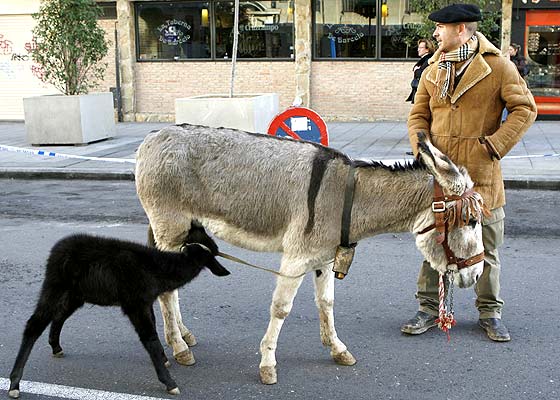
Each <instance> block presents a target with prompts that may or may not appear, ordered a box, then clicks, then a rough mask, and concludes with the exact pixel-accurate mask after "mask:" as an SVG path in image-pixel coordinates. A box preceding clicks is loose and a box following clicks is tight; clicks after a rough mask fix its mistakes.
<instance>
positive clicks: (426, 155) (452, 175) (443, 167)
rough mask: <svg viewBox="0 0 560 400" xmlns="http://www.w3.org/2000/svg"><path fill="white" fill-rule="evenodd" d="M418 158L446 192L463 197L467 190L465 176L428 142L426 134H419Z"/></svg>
mask: <svg viewBox="0 0 560 400" xmlns="http://www.w3.org/2000/svg"><path fill="white" fill-rule="evenodd" d="M417 135H418V156H419V157H420V159H421V160H422V162H423V163H424V165H426V168H427V169H428V171H430V173H431V174H432V175H433V176H434V178H435V179H436V181H437V182H438V183H439V184H440V185H441V187H442V188H443V190H444V192H446V193H449V194H456V195H461V194H463V192H464V191H465V189H466V186H467V182H466V179H465V176H464V175H463V174H462V173H461V172H459V169H458V168H457V166H456V165H455V164H453V162H452V161H451V160H450V159H449V158H448V157H447V156H446V155H445V154H443V153H442V152H441V151H439V150H438V149H437V148H436V147H435V146H434V145H432V143H430V141H429V140H428V138H427V136H426V134H425V133H424V132H418V134H417Z"/></svg>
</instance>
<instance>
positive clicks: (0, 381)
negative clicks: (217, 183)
mask: <svg viewBox="0 0 560 400" xmlns="http://www.w3.org/2000/svg"><path fill="white" fill-rule="evenodd" d="M9 388H10V380H9V379H6V378H0V390H5V391H8V389H9ZM20 392H21V393H31V394H38V395H43V396H52V397H60V398H63V399H75V400H169V399H163V398H160V397H150V396H137V395H134V394H127V393H116V392H106V391H104V390H95V389H84V388H76V387H72V386H63V385H54V384H52V383H43V382H31V381H21V382H20Z"/></svg>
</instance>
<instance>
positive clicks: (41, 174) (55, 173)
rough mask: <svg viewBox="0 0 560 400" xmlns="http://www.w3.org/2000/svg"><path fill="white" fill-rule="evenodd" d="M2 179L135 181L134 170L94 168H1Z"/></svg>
mask: <svg viewBox="0 0 560 400" xmlns="http://www.w3.org/2000/svg"><path fill="white" fill-rule="evenodd" d="M0 179H61V180H65V179H68V180H70V179H76V180H97V181H134V172H133V171H105V170H94V169H90V170H87V169H57V168H51V169H48V168H47V169H45V168H43V169H32V168H29V169H25V168H10V169H0Z"/></svg>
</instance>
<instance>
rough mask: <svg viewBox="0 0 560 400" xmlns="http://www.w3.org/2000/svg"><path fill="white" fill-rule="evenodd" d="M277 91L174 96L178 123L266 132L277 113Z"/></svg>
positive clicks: (176, 121)
mask: <svg viewBox="0 0 560 400" xmlns="http://www.w3.org/2000/svg"><path fill="white" fill-rule="evenodd" d="M278 102H279V101H278V94H276V93H258V94H242V95H236V96H233V97H228V96H227V95H205V96H194V97H186V98H182V99H175V123H177V124H182V123H188V124H192V125H203V126H211V127H214V128H220V127H223V128H234V129H240V130H243V131H247V132H258V133H266V131H267V128H268V124H269V123H270V121H272V119H273V118H274V117H275V116H276V114H278Z"/></svg>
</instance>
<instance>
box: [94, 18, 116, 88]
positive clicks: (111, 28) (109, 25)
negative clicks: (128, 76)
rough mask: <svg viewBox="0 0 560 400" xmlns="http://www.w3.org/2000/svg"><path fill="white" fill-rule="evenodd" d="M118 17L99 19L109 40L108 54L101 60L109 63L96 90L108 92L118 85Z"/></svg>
mask: <svg viewBox="0 0 560 400" xmlns="http://www.w3.org/2000/svg"><path fill="white" fill-rule="evenodd" d="M116 22H117V20H116V19H102V20H99V21H98V24H99V26H100V27H101V28H102V29H103V30H104V31H105V39H106V40H107V47H108V51H107V55H106V56H105V57H104V58H103V60H102V61H101V62H103V63H106V64H107V69H106V70H105V75H104V76H103V80H102V81H100V82H99V86H98V88H97V89H96V91H100V92H108V91H109V89H110V88H113V87H116V86H117V77H116V64H115V48H116V46H115V23H116Z"/></svg>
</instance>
